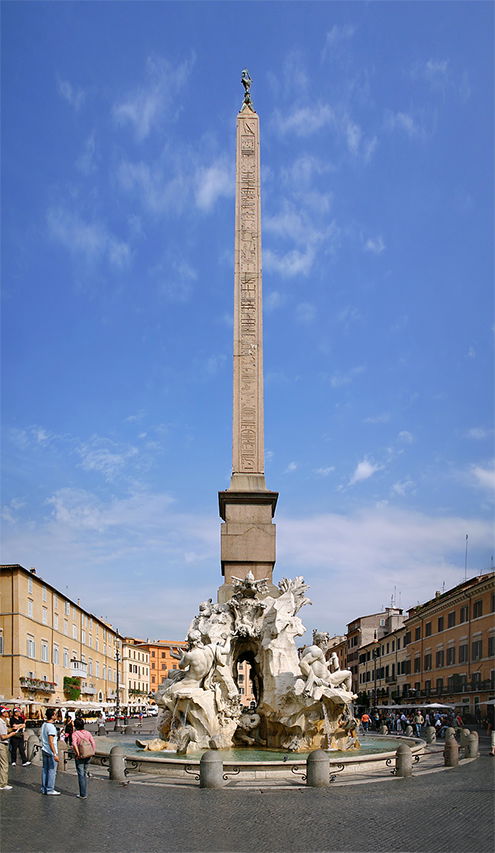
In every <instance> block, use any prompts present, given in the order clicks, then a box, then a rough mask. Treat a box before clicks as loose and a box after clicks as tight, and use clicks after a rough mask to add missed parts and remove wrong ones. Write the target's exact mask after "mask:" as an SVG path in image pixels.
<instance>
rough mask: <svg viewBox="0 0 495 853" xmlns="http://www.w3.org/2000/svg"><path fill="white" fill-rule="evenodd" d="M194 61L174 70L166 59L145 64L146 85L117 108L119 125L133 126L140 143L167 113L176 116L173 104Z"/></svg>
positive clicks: (191, 60)
mask: <svg viewBox="0 0 495 853" xmlns="http://www.w3.org/2000/svg"><path fill="white" fill-rule="evenodd" d="M193 65H194V59H189V60H186V61H184V62H182V63H180V64H179V65H177V66H175V67H174V66H173V65H172V64H171V63H170V62H168V61H167V60H166V59H163V58H160V57H157V56H151V57H148V60H147V63H146V77H147V80H146V83H145V84H144V85H143V86H141V87H140V88H137V89H135V90H134V91H133V92H130V93H129V94H128V95H127V96H125V97H124V98H123V99H122V100H121V101H119V102H118V103H116V104H114V107H113V116H114V119H115V121H116V122H117V123H118V124H123V125H125V124H130V125H131V127H133V128H134V132H135V136H136V139H137V140H138V141H140V142H141V141H143V140H144V139H146V138H147V136H149V134H150V133H151V131H152V130H153V129H154V128H155V127H156V126H157V124H158V123H159V122H160V121H161V119H162V118H164V117H165V115H166V114H167V112H168V113H169V115H171V117H173V116H174V110H173V102H174V100H175V98H176V97H177V95H178V94H179V92H180V91H181V89H182V88H183V87H184V85H185V84H186V82H187V80H188V78H189V75H190V73H191V70H192V67H193Z"/></svg>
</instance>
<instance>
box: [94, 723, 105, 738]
mask: <svg viewBox="0 0 495 853" xmlns="http://www.w3.org/2000/svg"><path fill="white" fill-rule="evenodd" d="M106 733H107V730H106V728H105V723H98V731H97V732H96V734H97V735H99V736H100V737H104V736H105V735H106Z"/></svg>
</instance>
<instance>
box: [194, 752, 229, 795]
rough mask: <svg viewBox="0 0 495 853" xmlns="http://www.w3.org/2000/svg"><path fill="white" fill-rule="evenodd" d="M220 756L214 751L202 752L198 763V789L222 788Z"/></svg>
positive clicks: (221, 762) (223, 782) (223, 781)
mask: <svg viewBox="0 0 495 853" xmlns="http://www.w3.org/2000/svg"><path fill="white" fill-rule="evenodd" d="M224 785H225V779H224V778H223V761H222V756H221V755H220V753H219V752H217V750H215V749H210V750H209V751H208V752H204V753H203V755H202V756H201V761H200V762H199V787H200V788H223V786H224Z"/></svg>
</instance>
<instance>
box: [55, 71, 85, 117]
mask: <svg viewBox="0 0 495 853" xmlns="http://www.w3.org/2000/svg"><path fill="white" fill-rule="evenodd" d="M57 89H58V93H59V95H60V96H61V97H62V98H63V99H64V101H67V103H68V104H70V106H71V107H73V108H74V109H75V110H76V112H77V110H79V108H80V107H81V106H82V104H83V102H84V98H85V92H84V90H83V89H77V88H76V87H75V86H73V85H72V83H69V81H68V80H61V79H60V78H59V79H58V80H57Z"/></svg>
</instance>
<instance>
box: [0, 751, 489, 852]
mask: <svg viewBox="0 0 495 853" xmlns="http://www.w3.org/2000/svg"><path fill="white" fill-rule="evenodd" d="M481 753H482V754H481V756H480V758H479V759H478V760H476V761H470V762H467V763H463V764H462V766H459V767H457V768H452V769H448V770H445V771H443V772H426V768H425V769H424V770H423V772H416V768H415V777H414V778H413V779H396V778H392V777H389V778H388V780H387V784H383V783H380V782H379V781H378V779H368V780H367V781H368V784H356V785H344V784H341V783H339V784H337V783H334V784H333V785H331V786H330V787H329V788H323V789H311V788H307V787H303V786H301V787H295V788H291V789H285V790H280V789H279V788H277V787H273V788H264V789H260V788H251V789H244V790H243V789H242V788H239V787H235V786H232V787H230V788H227V789H224V790H220V791H214V790H202V789H200V788H199V787H198V785H197V783H196V784H195V785H191V784H188V785H185V786H181V785H175V786H170V785H167V786H165V785H163V784H160V783H159V782H158V783H157V780H156V777H155V780H154V781H153V779H152V778H150V777H145V778H142V779H139V777H132V778H131V782H130V784H128V785H124V786H121V785H119V784H118V783H112V782H110V781H109V780H108V776H107V774H106V773H105V774H104V773H103V772H101V771H98V773H97V775H95V776H94V777H93V778H92V779H91V780H90V786H89V797H88V799H87V800H79V799H77V798H76V793H77V779H76V776H75V775H74V773H73V772H69V773H59V775H58V779H57V787H58V789H59V790H60V791H61V792H62V796H60V797H44V796H42V795H41V794H40V793H39V779H40V768H39V767H14V768H10V782H11V784H12V785H13V789H12V791H5V792H0V808H1V810H2V835H1V850H2V853H18V851H19V853H21V851H22V853H38V851H40V852H41V851H43V853H59V851H60V853H124V851H125V853H193V851H194V853H196V851H197V853H199V851H204V853H248V851H249V853H251V851H270V853H286V851H287V853H289V851H297V852H298V853H322V852H323V851H327V853H339V851H342V853H344V851H345V853H353V852H354V853H374V851H380V853H436V851H438V853H488V851H490V853H491V851H492V850H493V845H494V839H495V835H494V812H493V799H492V797H493V775H494V765H495V759H494V758H490V756H488V754H487V753H488V748H487V745H486V744H483V743H482V744H481ZM420 763H421V762H420Z"/></svg>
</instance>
